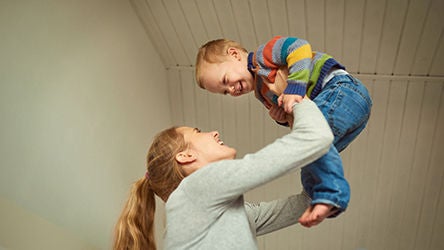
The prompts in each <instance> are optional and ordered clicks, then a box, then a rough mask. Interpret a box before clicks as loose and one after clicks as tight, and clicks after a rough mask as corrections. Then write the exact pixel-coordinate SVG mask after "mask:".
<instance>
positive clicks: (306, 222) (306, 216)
mask: <svg viewBox="0 0 444 250" xmlns="http://www.w3.org/2000/svg"><path fill="white" fill-rule="evenodd" d="M334 213H335V209H334V207H333V206H332V205H328V204H323V203H319V204H315V205H314V206H310V207H309V208H307V210H305V212H304V213H303V214H302V216H301V217H300V218H299V220H298V221H299V223H300V224H301V225H302V226H304V227H312V226H316V225H318V224H319V223H321V222H322V221H323V220H324V219H325V218H327V217H328V216H330V215H332V214H334Z"/></svg>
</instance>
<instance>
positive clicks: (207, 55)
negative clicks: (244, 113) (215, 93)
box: [196, 39, 248, 88]
mask: <svg viewBox="0 0 444 250" xmlns="http://www.w3.org/2000/svg"><path fill="white" fill-rule="evenodd" d="M230 47H234V48H237V49H240V50H242V51H244V52H248V51H247V50H246V49H245V48H244V47H242V45H240V43H238V42H235V41H232V40H228V39H217V40H212V41H209V42H207V43H206V44H204V45H202V46H201V47H200V48H199V51H198V52H197V56H196V81H197V84H198V85H199V87H201V88H204V87H203V85H202V82H201V74H202V72H201V66H202V62H207V63H221V62H223V61H224V57H225V56H227V55H228V48H230Z"/></svg>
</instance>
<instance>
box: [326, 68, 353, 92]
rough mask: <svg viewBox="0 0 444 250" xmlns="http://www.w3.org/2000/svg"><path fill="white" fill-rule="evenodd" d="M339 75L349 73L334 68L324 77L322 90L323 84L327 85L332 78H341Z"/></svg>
mask: <svg viewBox="0 0 444 250" xmlns="http://www.w3.org/2000/svg"><path fill="white" fill-rule="evenodd" d="M341 75H349V73H348V72H347V71H345V70H343V69H337V68H334V69H332V70H331V71H330V72H328V74H327V75H326V76H325V78H324V80H323V81H322V85H321V86H322V88H324V86H325V84H327V83H328V82H329V81H330V80H331V79H332V78H333V77H335V76H341Z"/></svg>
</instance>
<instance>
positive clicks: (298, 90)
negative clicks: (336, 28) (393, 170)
mask: <svg viewBox="0 0 444 250" xmlns="http://www.w3.org/2000/svg"><path fill="white" fill-rule="evenodd" d="M282 67H287V69H288V78H287V86H286V88H285V90H284V94H295V95H300V96H304V95H308V96H309V97H310V98H311V99H314V98H315V97H316V96H317V95H318V94H319V92H320V91H321V89H322V80H323V79H324V77H325V76H326V75H327V73H328V72H329V71H330V70H331V69H332V68H333V67H335V68H339V69H345V67H344V66H342V65H341V64H340V63H339V62H337V61H336V60H335V59H333V57H332V56H330V55H328V54H325V53H321V52H315V51H312V50H311V46H310V44H309V43H308V42H307V41H305V40H303V39H300V38H296V37H281V36H276V37H274V38H273V39H272V40H270V41H269V42H267V43H266V44H263V45H261V46H259V48H258V49H257V50H256V51H255V52H250V54H249V56H248V68H249V70H250V71H251V72H252V73H253V75H255V78H256V84H258V85H263V84H262V82H263V80H264V79H265V80H266V81H268V82H271V83H274V82H275V78H276V73H277V71H278V70H279V68H282ZM257 76H259V77H257ZM257 87H259V89H258V88H256V97H257V98H258V99H259V100H260V101H262V103H264V101H265V100H264V98H266V99H270V98H271V99H273V100H271V101H273V102H275V100H274V99H276V98H277V97H276V96H274V97H272V96H270V94H268V95H269V96H268V97H267V96H264V94H266V92H267V91H266V90H265V89H263V87H264V88H266V89H268V88H267V87H266V86H265V85H264V86H263V87H261V86H257ZM261 89H262V91H260V93H257V92H258V90H261ZM261 92H262V93H261ZM268 92H269V91H268ZM258 95H259V96H258ZM264 105H265V106H266V107H267V108H269V104H268V105H267V103H264Z"/></svg>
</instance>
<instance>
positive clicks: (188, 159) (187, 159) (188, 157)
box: [176, 150, 196, 164]
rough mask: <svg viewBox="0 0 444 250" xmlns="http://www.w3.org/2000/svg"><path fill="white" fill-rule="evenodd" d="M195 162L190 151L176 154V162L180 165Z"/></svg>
mask: <svg viewBox="0 0 444 250" xmlns="http://www.w3.org/2000/svg"><path fill="white" fill-rule="evenodd" d="M195 160H196V156H195V154H193V153H192V152H190V150H186V151H182V152H179V153H177V154H176V161H177V162H179V163H180V164H188V163H192V162H194V161H195Z"/></svg>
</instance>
